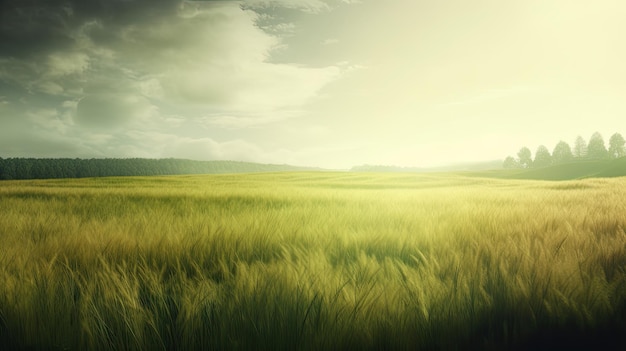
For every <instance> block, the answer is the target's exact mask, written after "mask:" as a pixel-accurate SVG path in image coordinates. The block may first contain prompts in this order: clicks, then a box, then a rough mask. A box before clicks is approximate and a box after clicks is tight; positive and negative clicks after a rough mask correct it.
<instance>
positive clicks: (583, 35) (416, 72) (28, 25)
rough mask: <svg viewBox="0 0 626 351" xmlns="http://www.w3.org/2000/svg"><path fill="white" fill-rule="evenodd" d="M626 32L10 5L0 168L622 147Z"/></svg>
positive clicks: (595, 14) (355, 159)
mask: <svg viewBox="0 0 626 351" xmlns="http://www.w3.org/2000/svg"><path fill="white" fill-rule="evenodd" d="M624 18H626V3H625V2H623V1H618V0H599V1H594V2H589V1H583V0H554V1H543V0H527V1H526V0H525V1H495V0H477V1H471V2H470V1H464V0H450V1H414V0H385V1H380V0H361V1H358V0H249V1H180V0H151V1H148V0H109V1H98V0H45V1H44V0H32V1H19V0H3V1H1V2H0V125H1V128H0V157H86V158H91V157H148V158H163V157H177V158H188V159H198V160H215V159H221V160H241V161H252V162H261V163H288V164H293V165H303V166H318V167H327V168H349V167H351V166H354V165H359V164H385V165H397V166H409V167H410V166H415V167H426V166H438V165H445V164H450V163H455V162H467V161H482V160H493V159H504V158H505V157H506V156H508V155H515V154H516V152H517V151H518V150H519V148H520V147H522V146H528V147H529V148H530V149H531V150H533V152H534V150H535V149H536V147H537V146H538V145H540V144H544V145H546V146H547V147H548V149H550V150H552V148H553V147H554V145H555V144H556V143H557V142H558V141H559V140H561V139H563V140H565V141H567V142H568V143H570V145H571V144H573V141H574V139H575V137H576V136H577V135H582V136H583V137H584V138H585V139H586V140H588V138H589V136H590V135H591V134H592V133H593V132H595V131H599V132H600V133H602V135H603V136H604V138H605V141H608V138H609V136H610V135H611V134H612V133H614V132H621V133H624V132H626V130H624V129H622V128H623V127H622V126H623V122H622V121H624V117H626V99H625V97H626V65H625V64H624V63H625V62H626V46H625V45H623V34H624V33H626V21H624V20H623V19H624ZM620 122H622V123H620Z"/></svg>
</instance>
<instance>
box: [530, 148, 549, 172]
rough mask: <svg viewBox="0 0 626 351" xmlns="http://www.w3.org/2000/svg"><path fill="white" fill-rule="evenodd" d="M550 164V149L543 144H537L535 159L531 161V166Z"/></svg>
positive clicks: (537, 166)
mask: <svg viewBox="0 0 626 351" xmlns="http://www.w3.org/2000/svg"><path fill="white" fill-rule="evenodd" d="M551 164H552V156H551V155H550V151H548V148H547V147H545V146H544V145H539V147H538V148H537V151H536V152H535V161H533V167H535V168H539V167H547V166H549V165H551Z"/></svg>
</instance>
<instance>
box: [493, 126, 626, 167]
mask: <svg viewBox="0 0 626 351" xmlns="http://www.w3.org/2000/svg"><path fill="white" fill-rule="evenodd" d="M625 145H626V141H625V140H624V137H623V136H622V135H621V134H620V133H615V134H613V135H612V136H611V138H610V139H609V147H608V149H607V147H606V144H605V143H604V139H603V138H602V135H601V134H600V133H598V132H595V133H593V134H592V135H591V137H590V138H589V143H587V142H586V141H585V139H584V138H583V137H582V136H580V135H579V136H577V137H576V140H575V141H574V147H573V148H572V147H570V145H569V144H568V143H566V142H565V141H563V140H561V141H559V142H558V143H557V144H556V145H555V146H554V149H553V150H552V153H550V151H549V150H548V148H547V147H546V146H545V145H539V147H537V150H536V151H535V157H534V158H533V157H532V153H531V151H530V149H529V148H527V147H525V146H524V147H522V148H521V149H520V150H519V151H518V152H517V158H515V157H513V156H508V157H507V158H506V159H505V160H504V163H503V167H504V168H540V167H547V166H551V165H556V164H562V163H568V162H574V161H582V160H606V159H616V158H620V157H624V156H626V148H625Z"/></svg>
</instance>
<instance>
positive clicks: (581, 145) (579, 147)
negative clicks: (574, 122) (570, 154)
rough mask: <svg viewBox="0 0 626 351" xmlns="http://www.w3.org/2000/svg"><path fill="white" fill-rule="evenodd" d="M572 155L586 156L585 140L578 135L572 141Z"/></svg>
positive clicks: (577, 156)
mask: <svg viewBox="0 0 626 351" xmlns="http://www.w3.org/2000/svg"><path fill="white" fill-rule="evenodd" d="M574 157H576V158H585V157H587V142H586V141H585V139H583V137H581V136H580V135H579V136H577V137H576V141H574Z"/></svg>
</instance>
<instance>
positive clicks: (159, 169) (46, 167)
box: [0, 158, 311, 180]
mask: <svg viewBox="0 0 626 351" xmlns="http://www.w3.org/2000/svg"><path fill="white" fill-rule="evenodd" d="M307 169H309V170H310V169H311V168H305V167H295V166H288V165H268V164H258V163H250V162H237V161H192V160H182V159H173V158H168V159H145V158H125V159H119V158H106V159H78V158H76V159H70V158H60V159H51V158H5V159H3V158H0V180H10V179H49V178H86V177H109V176H154V175H176V174H211V173H253V172H278V171H297V170H307Z"/></svg>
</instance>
